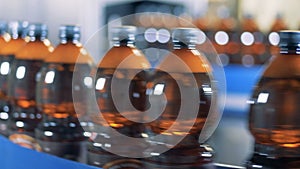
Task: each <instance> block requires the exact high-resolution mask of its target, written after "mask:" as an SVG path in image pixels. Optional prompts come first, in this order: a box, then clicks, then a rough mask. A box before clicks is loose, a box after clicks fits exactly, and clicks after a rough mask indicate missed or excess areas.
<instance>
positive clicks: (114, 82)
mask: <svg viewBox="0 0 300 169" xmlns="http://www.w3.org/2000/svg"><path fill="white" fill-rule="evenodd" d="M122 63H123V65H121V64H122ZM143 66H144V67H143ZM149 67H150V64H149V63H148V61H147V60H146V59H145V56H143V55H142V53H141V52H140V51H138V50H137V49H136V48H135V46H132V45H129V46H128V44H123V45H120V46H114V47H112V48H111V49H110V50H109V51H108V53H106V55H105V56H104V58H103V60H102V61H101V62H100V64H99V66H98V69H97V73H96V76H95V78H96V79H95V92H96V99H97V103H98V107H99V111H100V112H95V113H94V114H92V118H91V119H93V123H94V126H95V130H94V131H93V132H94V135H95V137H93V138H90V142H89V153H88V163H89V164H91V165H94V166H98V167H104V168H105V167H108V168H113V167H116V166H122V167H125V166H130V167H132V168H141V165H142V163H141V162H140V161H139V160H138V159H135V158H129V157H130V156H143V155H142V154H138V152H139V151H138V148H139V146H144V145H137V151H135V150H132V149H130V147H132V146H133V145H132V143H130V142H128V141H127V140H124V141H122V144H120V139H121V137H119V136H118V135H115V134H114V133H113V132H111V131H110V130H109V128H112V129H113V130H116V132H118V133H120V134H122V135H125V136H128V137H133V138H142V135H141V134H142V133H143V132H144V130H145V126H144V124H143V123H139V122H137V121H142V119H143V118H144V115H143V111H145V110H146V109H147V106H148V104H147V103H148V102H147V95H146V84H147V79H146V77H147V69H146V68H149ZM99 113H101V115H102V117H103V118H99ZM124 115H125V117H124ZM92 135H93V134H92ZM105 145H109V147H108V146H105ZM112 151H114V152H115V153H111V152H112ZM116 153H117V154H116ZM135 153H137V154H135ZM120 154H122V155H123V156H126V154H127V155H128V156H127V157H123V156H122V155H120ZM129 154H131V155H129Z"/></svg>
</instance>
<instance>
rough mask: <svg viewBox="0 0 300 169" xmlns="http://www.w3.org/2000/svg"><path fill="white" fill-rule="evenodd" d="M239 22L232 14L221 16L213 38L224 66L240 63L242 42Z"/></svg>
mask: <svg viewBox="0 0 300 169" xmlns="http://www.w3.org/2000/svg"><path fill="white" fill-rule="evenodd" d="M236 25H237V23H236V20H234V18H232V17H230V16H223V17H220V20H219V22H218V24H217V25H216V30H215V32H214V36H213V39H212V43H213V45H214V47H215V49H216V51H217V53H218V55H219V57H220V60H221V61H222V64H223V65H224V66H226V65H228V64H233V63H238V60H239V52H240V43H239V34H238V31H237V27H236Z"/></svg>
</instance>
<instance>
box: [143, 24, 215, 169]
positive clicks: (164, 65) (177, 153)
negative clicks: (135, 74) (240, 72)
mask: <svg viewBox="0 0 300 169" xmlns="http://www.w3.org/2000/svg"><path fill="white" fill-rule="evenodd" d="M197 33H198V29H194V28H176V29H174V30H173V33H172V39H173V51H172V52H171V53H170V54H169V55H167V56H166V57H165V59H164V60H163V61H162V62H161V63H160V65H159V66H158V68H157V72H156V74H155V78H153V79H154V80H153V85H152V86H153V92H152V95H151V97H152V98H153V100H154V99H155V100H157V101H156V103H159V102H161V103H164V102H165V108H164V109H162V111H163V112H151V113H153V114H152V115H154V114H155V113H156V114H160V113H161V114H160V116H159V117H158V118H157V119H156V120H154V121H153V122H151V123H150V124H149V129H148V130H147V132H148V135H149V140H151V142H152V143H158V145H157V146H158V147H160V148H166V147H170V150H168V151H166V152H164V153H159V152H158V151H160V150H159V149H160V148H158V149H155V148H154V149H153V150H152V151H151V152H150V154H152V155H153V156H152V157H150V158H146V159H145V160H144V165H145V168H147V169H152V168H160V169H179V168H185V169H196V168H201V169H208V168H214V167H213V165H212V156H213V155H212V149H211V148H210V147H209V146H208V145H205V143H203V142H201V143H199V141H198V138H199V135H200V133H201V131H202V128H203V126H204V123H205V121H206V118H207V116H208V113H209V111H210V108H211V106H215V105H213V100H214V99H215V97H213V95H214V94H215V92H216V91H215V90H214V87H213V85H212V83H211V71H212V69H211V67H210V64H209V63H208V62H207V60H206V58H205V57H204V56H203V55H202V54H200V52H199V51H198V50H197V49H196V41H197ZM183 92H185V93H183ZM195 93H197V94H198V95H195ZM190 99H195V100H197V101H196V102H193V101H194V100H190ZM193 113H195V116H192V115H191V114H193ZM180 114H181V115H180ZM182 114H183V115H182ZM155 116H156V115H155ZM189 127H190V129H189ZM149 131H150V132H149ZM155 135H161V137H160V139H158V140H156V139H155V137H152V136H155ZM181 136H183V139H182V140H181V141H179V142H178V143H177V144H176V145H170V143H168V142H167V141H168V140H173V138H177V137H181ZM171 147H172V148H171Z"/></svg>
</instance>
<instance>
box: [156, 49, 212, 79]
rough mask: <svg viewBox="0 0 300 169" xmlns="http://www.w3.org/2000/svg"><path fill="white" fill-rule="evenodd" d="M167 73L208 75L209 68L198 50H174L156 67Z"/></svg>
mask: <svg viewBox="0 0 300 169" xmlns="http://www.w3.org/2000/svg"><path fill="white" fill-rule="evenodd" d="M158 68H159V69H161V70H164V71H168V72H193V73H209V72H211V66H210V64H209V62H208V60H207V59H206V57H205V56H204V55H203V54H201V53H200V52H199V51H198V50H189V49H176V50H173V51H172V52H170V53H169V54H168V55H167V56H166V57H165V59H164V60H163V61H162V62H161V63H160V65H159V66H158Z"/></svg>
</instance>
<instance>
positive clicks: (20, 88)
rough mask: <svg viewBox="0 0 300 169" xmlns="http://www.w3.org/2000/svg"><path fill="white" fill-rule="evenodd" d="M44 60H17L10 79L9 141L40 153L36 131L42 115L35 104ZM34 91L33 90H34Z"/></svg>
mask: <svg viewBox="0 0 300 169" xmlns="http://www.w3.org/2000/svg"><path fill="white" fill-rule="evenodd" d="M42 64H43V60H27V59H15V60H14V62H13V66H12V71H11V76H10V77H9V83H8V84H9V92H8V96H9V103H10V106H11V110H10V114H11V116H10V118H9V121H8V135H9V139H10V140H11V141H12V142H14V143H17V144H20V145H23V146H24V145H25V147H28V148H31V149H35V150H38V151H40V147H39V146H38V145H37V144H36V142H35V140H34V130H35V128H36V127H37V124H38V123H39V122H40V121H41V119H42V115H41V113H40V112H39V111H38V109H37V107H36V102H35V90H34V89H35V86H36V75H37V73H38V72H39V70H40V68H41V66H42ZM32 89H33V90H32Z"/></svg>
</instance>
